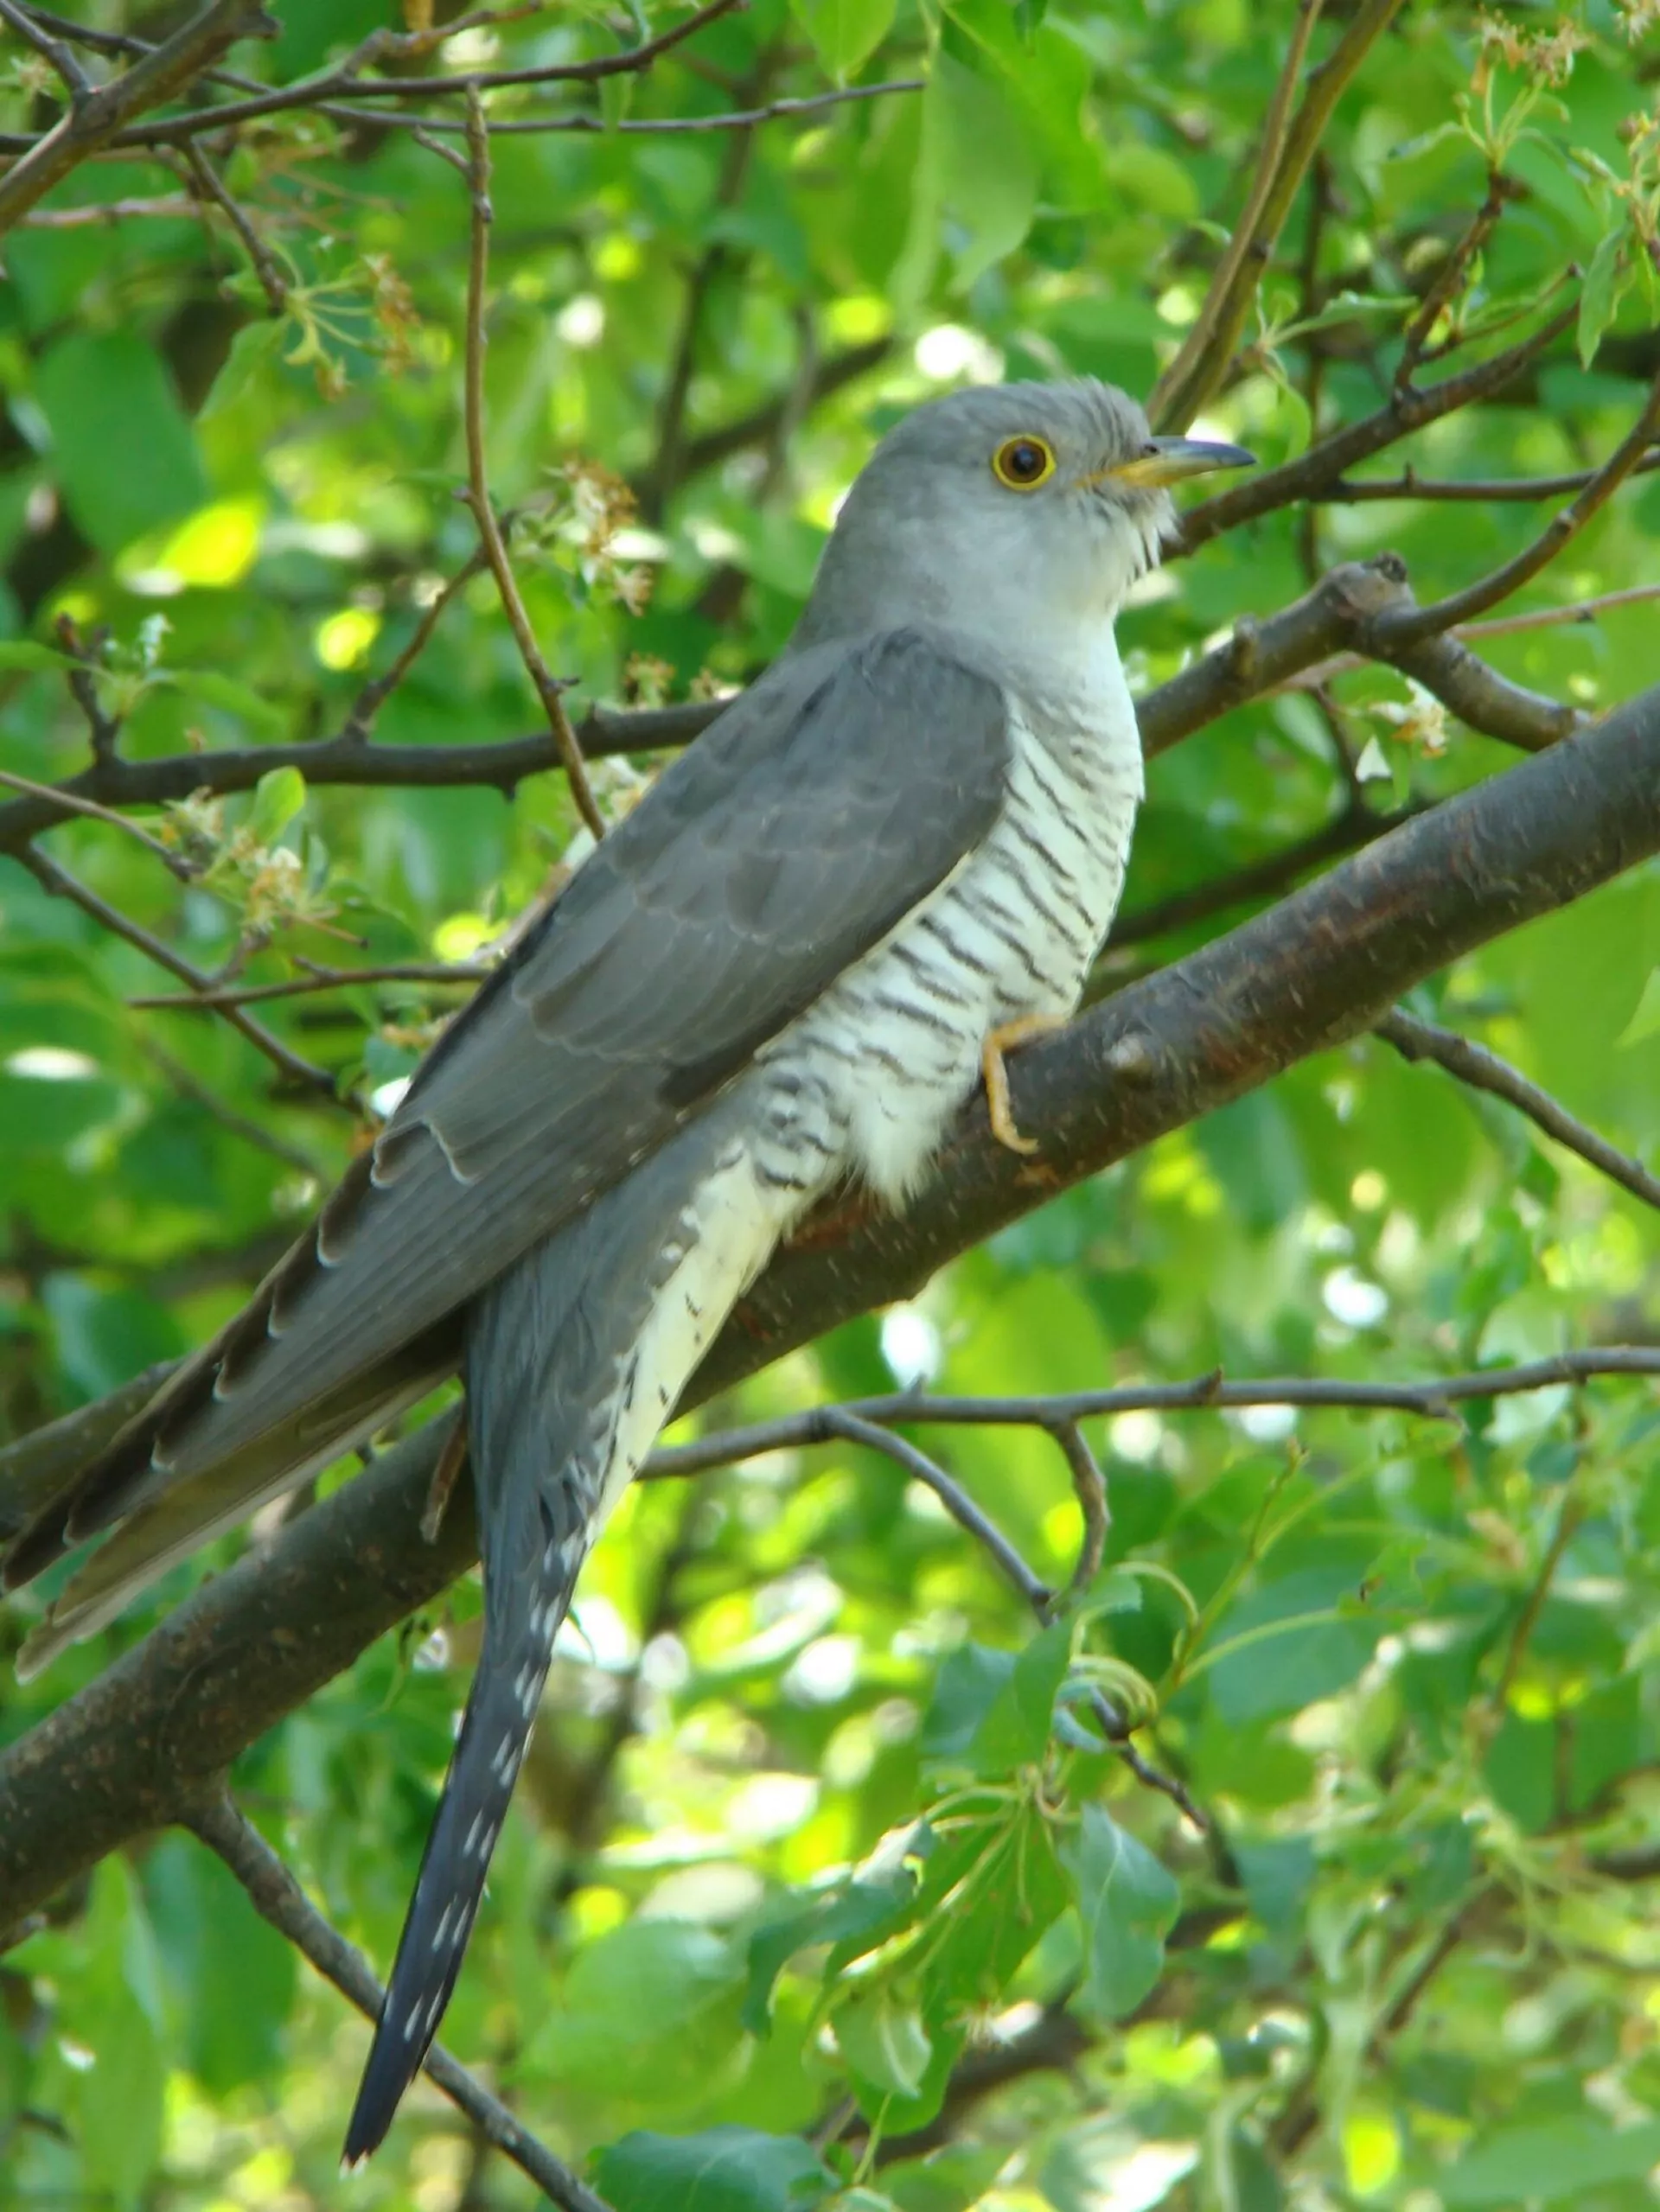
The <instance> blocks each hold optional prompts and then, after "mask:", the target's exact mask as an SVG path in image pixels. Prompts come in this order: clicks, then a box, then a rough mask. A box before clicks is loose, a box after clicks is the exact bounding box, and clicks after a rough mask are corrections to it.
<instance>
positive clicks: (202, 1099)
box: [105, 1036, 335, 1265]
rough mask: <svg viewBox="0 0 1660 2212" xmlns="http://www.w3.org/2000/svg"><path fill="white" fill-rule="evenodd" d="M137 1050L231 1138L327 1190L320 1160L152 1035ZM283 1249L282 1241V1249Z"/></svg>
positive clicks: (329, 1173) (330, 1173)
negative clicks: (240, 1106) (226, 1096)
mask: <svg viewBox="0 0 1660 2212" xmlns="http://www.w3.org/2000/svg"><path fill="white" fill-rule="evenodd" d="M138 1049H139V1050H140V1051H141V1052H142V1053H143V1054H144V1057H145V1059H146V1060H148V1061H150V1063H151V1065H152V1066H153V1067H155V1068H159V1069H160V1071H161V1073H162V1074H163V1075H164V1076H165V1077H166V1079H167V1081H169V1083H170V1084H171V1085H172V1086H173V1088H174V1089H175V1090H176V1092H177V1093H178V1094H179V1096H180V1097H181V1098H182V1099H188V1100H189V1101H190V1103H191V1104H192V1105H193V1106H200V1107H201V1110H202V1112H204V1113H207V1114H211V1115H212V1116H213V1118H214V1120H215V1121H216V1122H218V1124H219V1125H220V1128H221V1129H225V1130H228V1131H229V1132H230V1134H231V1135H232V1136H233V1137H239V1138H241V1139H242V1141H243V1143H244V1144H252V1146H253V1147H254V1149H255V1150H256V1151H260V1152H268V1153H269V1154H270V1155H271V1158H272V1159H273V1160H280V1161H281V1162H282V1163H283V1165H284V1167H285V1168H292V1169H293V1170H294V1171H295V1173H296V1174H297V1175H302V1176H304V1177H305V1179H306V1181H307V1182H309V1183H310V1184H311V1185H312V1186H313V1188H314V1189H316V1191H317V1192H318V1193H322V1192H323V1191H325V1190H327V1189H328V1188H329V1184H330V1183H331V1182H333V1181H334V1179H335V1177H334V1170H332V1169H330V1168H325V1167H324V1165H323V1164H322V1161H321V1160H314V1159H313V1158H312V1157H311V1156H310V1153H309V1152H304V1151H301V1149H300V1147H299V1146H298V1145H297V1144H290V1143H289V1141H288V1139H287V1138H285V1137H279V1136H278V1134H277V1132H276V1131H275V1130H272V1129H268V1128H267V1127H266V1126H265V1123H264V1122H263V1121H256V1120H255V1119H253V1117H252V1114H246V1113H239V1112H237V1110H236V1108H235V1107H234V1106H230V1105H227V1102H226V1101H225V1100H223V1099H221V1098H220V1095H219V1093H218V1092H217V1091H212V1090H209V1088H208V1086H207V1084H206V1083H204V1082H203V1081H201V1078H200V1077H199V1076H197V1075H196V1074H193V1072H192V1071H191V1070H190V1069H189V1068H187V1067H186V1066H185V1064H184V1062H183V1061H182V1060H176V1059H175V1058H174V1057H173V1055H172V1054H171V1053H170V1052H169V1051H168V1050H167V1049H166V1048H165V1046H163V1045H159V1044H157V1043H156V1040H155V1039H154V1037H144V1036H141V1037H140V1038H139V1040H138ZM286 1248H287V1246H286V1242H285V1243H284V1250H286ZM280 1256H281V1255H280V1254H278V1257H280ZM107 1264H108V1263H107V1262H105V1265H107Z"/></svg>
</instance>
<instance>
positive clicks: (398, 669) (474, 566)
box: [340, 147, 489, 744]
mask: <svg viewBox="0 0 1660 2212" xmlns="http://www.w3.org/2000/svg"><path fill="white" fill-rule="evenodd" d="M433 151H434V152H435V153H444V154H446V155H447V153H448V149H447V148H444V147H435V148H434V149H433ZM464 173H465V172H464V171H463V174H464ZM488 564H489V556H488V553H487V552H486V551H485V550H484V548H483V546H482V545H476V546H475V547H474V548H473V551H471V552H470V553H469V555H468V556H467V558H466V559H465V560H464V561H463V563H462V564H461V566H460V567H459V568H458V569H457V570H456V572H455V574H454V575H453V576H452V577H448V578H447V579H446V580H445V582H444V584H443V586H442V588H441V589H440V590H438V591H437V593H436V594H435V595H434V596H433V597H432V599H431V601H430V602H428V604H427V605H426V606H425V608H424V609H423V610H422V613H421V619H420V621H419V622H417V624H416V625H415V629H414V634H412V637H411V638H410V641H409V642H408V644H407V645H406V646H405V647H404V649H403V651H402V652H401V653H399V655H398V658H397V659H396V660H394V661H393V664H392V666H391V667H390V668H388V669H387V670H386V673H385V674H384V675H380V676H373V677H371V678H370V679H369V681H368V682H367V684H365V685H364V686H363V688H362V690H361V692H359V693H358V695H357V697H356V698H354V700H353V701H352V711H351V712H350V713H349V714H348V716H347V717H346V719H345V721H344V723H343V724H342V725H341V730H340V742H341V743H342V744H348V743H351V742H352V741H353V740H354V739H356V740H366V739H367V737H368V735H369V733H370V731H371V730H373V727H374V720H375V717H376V716H377V715H378V714H379V713H380V710H381V708H382V707H383V706H384V705H385V704H386V701H387V700H388V699H389V698H391V696H392V694H393V692H395V691H396V690H397V688H398V686H399V684H401V683H402V682H403V680H404V679H405V676H407V675H408V673H409V672H410V670H411V669H412V667H413V666H415V663H416V662H417V661H418V660H419V659H420V657H421V655H422V653H425V650H426V648H427V647H428V646H429V645H430V644H431V641H432V633H433V632H434V631H435V630H436V629H437V627H438V624H439V622H441V621H442V620H443V619H444V614H445V612H446V611H447V609H449V607H450V604H451V602H453V601H454V599H455V597H456V594H457V593H458V592H460V591H463V590H465V589H466V587H467V585H468V584H469V583H471V582H472V580H473V578H474V577H476V576H480V575H482V573H483V571H484V570H485V569H486V567H488Z"/></svg>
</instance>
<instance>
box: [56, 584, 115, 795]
mask: <svg viewBox="0 0 1660 2212" xmlns="http://www.w3.org/2000/svg"><path fill="white" fill-rule="evenodd" d="M55 628H56V633H57V640H58V646H59V649H60V651H61V652H62V653H64V654H65V655H66V656H67V659H68V660H69V663H70V666H68V667H67V668H66V669H65V670H64V678H63V679H64V681H65V683H66V684H67V685H68V686H69V696H70V698H72V699H73V701H74V703H75V704H76V705H77V706H78V707H79V708H80V711H81V713H82V714H83V715H84V716H85V717H86V742H87V743H88V744H89V745H90V746H91V748H92V754H93V762H94V763H95V764H96V765H97V766H98V767H99V768H108V767H109V766H110V765H111V763H112V762H113V761H114V759H115V756H116V747H117V744H118V742H119V739H120V736H121V718H120V717H119V716H118V715H112V714H106V713H105V711H104V707H103V704H102V702H101V701H100V699H99V696H98V684H97V675H98V666H99V663H98V655H97V650H96V646H95V645H94V646H89V645H88V644H87V643H86V640H85V639H84V638H83V637H82V636H81V634H80V629H79V628H78V627H77V626H76V624H75V623H74V622H73V620H72V619H71V617H70V616H69V615H59V617H58V619H57V622H56V625H55Z"/></svg>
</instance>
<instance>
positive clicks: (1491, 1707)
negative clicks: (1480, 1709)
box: [1484, 1481, 1589, 1729]
mask: <svg viewBox="0 0 1660 2212" xmlns="http://www.w3.org/2000/svg"><path fill="white" fill-rule="evenodd" d="M1588 1510H1589V1508H1588V1507H1587V1504H1586V1502H1585V1499H1584V1497H1583V1495H1581V1494H1580V1491H1579V1490H1578V1489H1577V1488H1575V1487H1574V1483H1573V1482H1572V1481H1569V1482H1567V1483H1566V1484H1565V1485H1564V1487H1563V1490H1562V1499H1561V1505H1560V1506H1559V1507H1558V1508H1557V1509H1556V1526H1555V1528H1554V1529H1553V1530H1552V1531H1551V1537H1550V1542H1549V1543H1548V1545H1547V1546H1546V1547H1545V1556H1544V1558H1543V1559H1542V1560H1541V1561H1540V1563H1539V1571H1538V1573H1537V1574H1536V1575H1535V1577H1534V1578H1533V1581H1532V1583H1531V1584H1529V1589H1528V1594H1527V1597H1525V1599H1524V1600H1523V1605H1522V1610H1521V1611H1520V1612H1519V1613H1518V1614H1517V1615H1516V1625H1515V1627H1514V1628H1513V1629H1511V1630H1510V1641H1508V1642H1507V1643H1506V1645H1505V1647H1504V1664H1503V1666H1502V1667H1500V1668H1499V1671H1498V1680H1497V1681H1496V1682H1495V1683H1494V1685H1493V1688H1492V1694H1491V1697H1490V1698H1489V1699H1487V1705H1486V1712H1485V1715H1484V1718H1485V1721H1486V1724H1487V1726H1488V1728H1489V1729H1494V1728H1497V1726H1498V1724H1500V1722H1501V1721H1502V1720H1503V1719H1504V1714H1505V1712H1506V1710H1507V1709H1508V1707H1509V1705H1510V1692H1511V1691H1512V1689H1514V1687H1515V1686H1516V1675H1517V1674H1518V1673H1520V1671H1521V1667H1522V1661H1523V1660H1524V1659H1525V1658H1526V1657H1527V1653H1528V1646H1529V1644H1530V1643H1531V1642H1532V1641H1533V1632H1534V1630H1535V1629H1536V1628H1537V1627H1538V1625H1539V1616H1540V1615H1541V1614H1542V1612H1543V1611H1544V1610H1545V1600H1546V1599H1547V1598H1548V1597H1549V1595H1550V1585H1551V1584H1552V1583H1553V1582H1555V1579H1556V1570H1557V1568H1558V1567H1560V1566H1561V1564H1562V1554H1563V1552H1566V1551H1567V1547H1568V1546H1569V1545H1570V1544H1571V1543H1572V1542H1573V1540H1574V1533H1575V1531H1576V1530H1577V1529H1578V1528H1579V1527H1580V1523H1581V1521H1583V1520H1584V1519H1585V1517H1586V1514H1587V1511H1588Z"/></svg>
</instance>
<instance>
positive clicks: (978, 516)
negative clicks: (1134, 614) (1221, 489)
mask: <svg viewBox="0 0 1660 2212" xmlns="http://www.w3.org/2000/svg"><path fill="white" fill-rule="evenodd" d="M1253 457H1254V456H1252V455H1250V454H1248V453H1247V452H1246V451H1245V450H1244V449H1243V448H1242V447H1241V446H1236V445H1224V444H1221V443H1212V442H1210V441H1208V440H1204V439H1198V438H1189V437H1155V436H1154V435H1153V433H1152V430H1151V429H1150V428H1149V426H1148V423H1147V418H1146V414H1145V413H1144V412H1143V411H1142V410H1141V408H1140V406H1139V405H1137V403H1136V402H1135V401H1134V400H1133V399H1132V398H1130V397H1129V396H1128V394H1127V393H1126V392H1121V391H1119V390H1118V389H1117V387H1116V386H1113V385H1110V384H1098V383H1097V382H1095V379H1093V378H1080V379H1077V380H1076V382H1072V383H1065V384H1003V385H986V386H976V387H974V388H973V389H970V390H967V391H963V392H951V393H949V394H948V396H947V397H945V398H941V399H935V400H930V401H929V403H928V404H927V405H925V406H922V407H918V408H917V409H916V410H915V411H914V412H913V413H911V414H910V415H907V416H906V417H905V418H904V420H903V422H901V423H899V424H897V426H896V427H895V428H894V429H893V430H890V431H889V433H888V435H887V436H886V437H884V439H883V441H882V443H881V444H880V445H878V448H877V449H876V451H875V452H874V453H873V454H872V456H871V458H870V460H869V461H868V462H866V463H865V467H864V469H862V470H861V471H860V472H859V478H858V480H857V481H856V482H855V483H854V485H853V487H852V490H851V491H850V492H849V494H847V498H846V501H845V502H844V504H843V507H842V509H841V513H840V516H839V518H838V520H837V522H836V527H835V532H834V534H833V537H832V539H831V541H830V544H829V545H828V547H827V549H826V552H825V556H824V560H823V563H822V564H821V566H820V571H819V577H818V581H817V583H816V584H815V586H814V594H813V601H812V604H811V606H810V608H809V609H808V615H807V617H806V619H805V621H804V622H803V625H802V628H801V633H799V639H800V641H801V642H802V643H812V642H816V641H819V640H820V639H823V638H827V637H833V636H838V635H843V636H845V635H850V634H858V633H859V632H863V631H865V630H869V629H872V628H894V627H896V626H897V625H899V624H902V623H906V622H922V623H927V624H929V625H939V626H943V627H946V628H952V629H956V630H962V631H968V632H974V631H985V630H986V629H988V628H989V629H993V630H996V631H999V632H1002V633H1004V634H1008V633H1010V632H1011V631H1016V632H1018V631H1025V630H1027V629H1029V628H1030V627H1031V624H1032V623H1034V622H1036V623H1037V624H1038V627H1039V628H1048V627H1049V625H1050V622H1051V621H1058V622H1062V623H1063V624H1065V625H1067V626H1069V627H1070V626H1075V625H1078V624H1089V625H1092V626H1093V625H1098V624H1099V623H1100V622H1101V620H1102V619H1103V618H1105V619H1107V620H1108V621H1110V619H1111V618H1112V616H1113V615H1114V614H1115V613H1116V612H1117V610H1118V609H1119V607H1120V605H1121V603H1122V602H1123V599H1124V596H1125V594H1126V592H1127V591H1128V590H1129V588H1130V586H1131V585H1132V584H1133V583H1134V582H1135V580H1136V578H1137V577H1140V576H1142V575H1144V574H1145V573H1146V571H1147V570H1149V569H1151V568H1153V567H1155V566H1156V565H1157V564H1158V561H1159V545H1160V540H1161V539H1162V538H1163V536H1164V534H1165V531H1166V530H1167V528H1168V527H1169V526H1170V523H1171V520H1172V513H1173V509H1172V503H1171V496H1170V491H1169V487H1170V486H1171V485H1172V484H1173V483H1176V482H1178V481H1180V480H1181V479H1182V478H1184V477H1185V476H1194V475H1199V474H1201V473H1202V472H1203V471H1204V470H1206V469H1236V468H1242V467H1244V466H1246V465H1247V464H1248V462H1250V461H1251V460H1252V459H1253Z"/></svg>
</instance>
